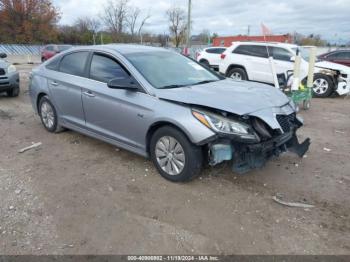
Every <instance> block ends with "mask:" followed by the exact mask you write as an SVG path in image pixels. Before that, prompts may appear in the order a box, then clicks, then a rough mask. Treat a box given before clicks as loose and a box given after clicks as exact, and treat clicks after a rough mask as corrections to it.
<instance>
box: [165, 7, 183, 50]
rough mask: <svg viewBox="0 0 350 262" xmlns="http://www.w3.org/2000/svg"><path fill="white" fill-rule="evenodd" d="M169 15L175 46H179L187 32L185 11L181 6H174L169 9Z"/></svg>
mask: <svg viewBox="0 0 350 262" xmlns="http://www.w3.org/2000/svg"><path fill="white" fill-rule="evenodd" d="M167 16H168V19H169V24H170V25H169V30H170V34H171V35H172V36H173V39H174V42H175V46H176V47H179V45H180V44H181V42H182V41H183V40H184V38H185V34H186V19H185V11H184V10H183V9H182V8H180V7H177V6H174V7H171V8H170V9H168V11H167Z"/></svg>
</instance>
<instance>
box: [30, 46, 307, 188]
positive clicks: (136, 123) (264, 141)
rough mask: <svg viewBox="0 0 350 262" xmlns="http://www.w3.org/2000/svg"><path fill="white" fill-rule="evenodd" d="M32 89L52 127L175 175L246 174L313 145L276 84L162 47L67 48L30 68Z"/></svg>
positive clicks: (182, 177) (44, 119) (178, 177)
mask: <svg viewBox="0 0 350 262" xmlns="http://www.w3.org/2000/svg"><path fill="white" fill-rule="evenodd" d="M29 90H30V97H31V101H32V104H33V108H34V110H35V111H36V112H37V113H38V114H39V116H40V118H41V121H42V123H43V125H44V127H45V128H46V129H47V130H48V131H49V132H58V131H61V130H62V128H68V129H72V130H75V131H77V132H80V133H83V134H85V135H88V136H92V137H95V138H97V139H100V140H103V141H106V142H108V143H111V144H113V145H116V146H118V147H121V148H124V149H126V150H129V151H132V152H134V153H137V154H140V155H142V156H145V157H150V158H151V159H152V161H153V163H154V165H155V166H156V168H157V169H158V171H159V173H160V174H161V175H162V176H163V177H164V178H166V179H169V180H171V181H176V182H177V181H187V180H190V179H192V178H194V177H195V176H197V175H198V174H199V173H200V170H201V168H202V166H203V164H204V163H206V162H209V164H210V165H216V164H218V163H220V162H223V161H232V163H233V167H232V168H233V170H234V171H236V172H246V171H248V170H250V169H252V168H260V167H262V166H264V164H265V162H266V161H267V160H268V159H270V158H271V157H273V156H277V155H279V154H281V153H282V152H285V151H286V150H290V151H292V152H295V153H297V154H298V155H299V156H300V157H302V156H303V155H304V153H305V152H306V151H307V150H308V147H309V144H310V141H309V139H306V140H305V141H304V142H303V143H302V144H299V142H298V139H297V136H296V131H297V129H298V128H300V127H301V126H302V120H301V118H299V117H298V116H297V115H296V111H295V105H294V103H293V102H292V101H291V100H290V99H289V98H288V97H287V96H285V95H284V94H283V93H282V92H281V91H279V90H277V89H274V88H271V87H270V86H267V85H264V84H259V83H254V82H247V81H235V80H232V79H225V78H224V77H222V76H220V75H218V74H216V73H215V72H213V71H212V70H209V69H207V68H206V67H204V66H202V65H201V64H199V63H197V62H195V61H193V60H192V59H190V58H188V57H185V56H183V55H181V54H178V53H176V52H172V51H169V50H166V49H162V48H155V47H146V46H139V45H105V46H90V47H80V48H74V49H70V50H68V51H66V52H64V53H62V54H59V55H57V56H56V57H55V58H53V59H51V60H49V61H47V62H45V63H44V64H42V65H41V66H39V67H37V68H36V69H34V70H33V71H32V75H31V80H30V86H29Z"/></svg>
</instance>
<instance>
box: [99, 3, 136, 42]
mask: <svg viewBox="0 0 350 262" xmlns="http://www.w3.org/2000/svg"><path fill="white" fill-rule="evenodd" d="M128 1H129V0H116V1H111V0H110V1H109V2H108V3H107V5H106V6H105V8H104V13H103V15H101V18H102V20H103V22H104V24H105V26H106V27H107V28H108V29H109V31H111V33H112V34H113V35H115V37H116V36H117V35H121V34H122V33H123V32H124V30H125V24H126V16H127V9H128Z"/></svg>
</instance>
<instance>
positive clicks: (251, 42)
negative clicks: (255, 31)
mask: <svg viewBox="0 0 350 262" xmlns="http://www.w3.org/2000/svg"><path fill="white" fill-rule="evenodd" d="M232 44H234V45H238V44H240V45H241V44H244V45H269V46H280V47H288V48H295V47H298V46H297V45H294V44H289V43H280V42H257V41H256V42H254V41H249V42H232Z"/></svg>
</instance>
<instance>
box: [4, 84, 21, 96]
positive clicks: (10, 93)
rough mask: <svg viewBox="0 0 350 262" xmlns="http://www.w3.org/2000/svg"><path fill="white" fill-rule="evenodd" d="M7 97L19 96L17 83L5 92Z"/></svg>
mask: <svg viewBox="0 0 350 262" xmlns="http://www.w3.org/2000/svg"><path fill="white" fill-rule="evenodd" d="M6 93H7V95H8V96H9V97H17V96H19V85H18V86H14V87H13V88H12V89H11V90H9V91H7V92H6Z"/></svg>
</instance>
